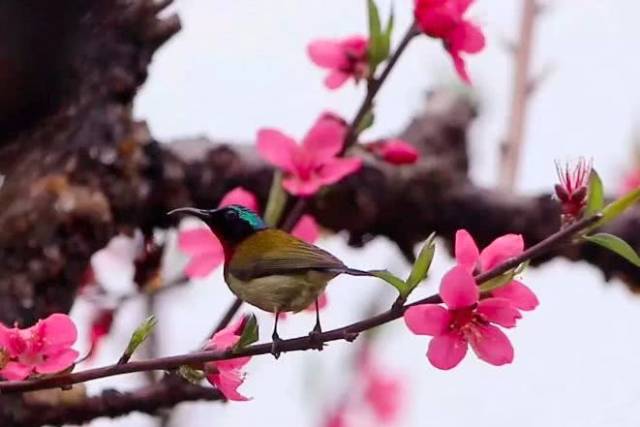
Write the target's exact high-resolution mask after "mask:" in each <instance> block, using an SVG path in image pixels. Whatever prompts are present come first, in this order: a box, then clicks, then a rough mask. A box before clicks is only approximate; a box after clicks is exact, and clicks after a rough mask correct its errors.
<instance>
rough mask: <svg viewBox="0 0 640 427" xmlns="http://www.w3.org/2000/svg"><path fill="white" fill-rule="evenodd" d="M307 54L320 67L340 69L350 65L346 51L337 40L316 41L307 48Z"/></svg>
mask: <svg viewBox="0 0 640 427" xmlns="http://www.w3.org/2000/svg"><path fill="white" fill-rule="evenodd" d="M307 53H308V54H309V58H311V61H313V63H314V64H316V65H317V66H319V67H323V68H331V69H340V68H346V67H347V66H348V65H349V61H348V59H347V57H346V55H345V52H344V49H343V47H342V45H341V43H340V41H337V40H315V41H313V42H311V43H309V46H307Z"/></svg>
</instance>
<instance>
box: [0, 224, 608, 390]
mask: <svg viewBox="0 0 640 427" xmlns="http://www.w3.org/2000/svg"><path fill="white" fill-rule="evenodd" d="M601 218H602V216H601V215H599V214H598V215H593V216H590V217H588V218H585V219H582V220H580V221H578V222H576V223H575V224H573V225H571V226H569V227H567V228H564V229H562V230H560V231H558V232H556V233H554V234H553V235H551V236H549V237H547V238H546V239H544V240H543V241H542V242H540V243H538V244H537V245H534V246H532V247H531V248H529V249H528V250H526V251H524V252H523V253H522V254H521V255H520V256H518V257H514V258H512V259H509V260H507V261H506V262H505V263H503V264H501V265H499V266H497V267H496V268H494V269H492V270H490V271H488V272H486V273H484V274H481V275H478V276H476V280H477V281H478V282H479V283H480V282H483V281H487V280H490V279H492V278H494V277H497V276H499V275H501V274H503V273H504V272H506V271H508V270H510V269H512V268H514V267H517V266H518V265H520V264H521V263H523V262H525V261H527V260H530V259H532V258H535V257H538V256H540V255H542V254H544V253H546V252H548V251H549V250H551V249H553V248H554V247H556V246H557V245H558V244H559V243H561V242H563V241H565V240H567V239H569V238H571V237H572V236H574V235H576V234H578V233H580V232H581V231H583V230H585V229H587V228H589V227H591V226H592V225H594V224H595V223H597V222H598V221H599V220H600V219H601ZM441 302H442V299H441V298H440V295H431V296H429V297H427V298H423V299H421V300H419V301H416V302H413V303H411V304H406V305H403V306H400V307H392V308H391V309H389V310H387V311H385V312H383V313H381V314H378V315H375V316H372V317H370V318H368V319H364V320H361V321H358V322H355V323H352V324H350V325H347V326H343V327H341V328H336V329H332V330H330V331H326V332H321V333H319V334H315V335H314V336H309V335H305V336H302V337H298V338H292V339H288V340H284V341H281V342H280V343H279V345H278V349H279V350H280V351H281V352H282V353H285V352H292V351H302V350H310V349H315V348H317V347H318V343H327V342H331V341H338V340H347V341H353V339H355V338H356V337H357V335H358V334H359V333H361V332H364V331H367V330H369V329H372V328H375V327H377V326H380V325H383V324H385V323H389V322H391V321H393V320H395V319H398V318H400V317H402V315H403V314H404V312H405V311H406V310H407V309H408V308H409V307H413V306H416V305H422V304H439V303H441ZM271 351H272V343H270V342H268V343H264V344H256V345H252V346H249V347H246V348H243V349H241V350H238V351H233V349H229V350H226V351H199V352H194V353H188V354H182V355H178V356H169V357H160V358H157V359H152V360H143V361H133V362H129V363H127V364H125V365H110V366H105V367H101V368H95V369H88V370H86V371H81V372H76V373H70V374H62V375H56V376H52V377H47V378H40V379H32V380H26V381H15V382H5V383H0V392H1V393H17V392H25V391H32V390H41V389H47V388H54V387H64V386H69V385H71V384H77V383H83V382H86V381H91V380H95V379H99V378H105V377H111V376H116V375H123V374H129V373H133V372H142V371H148V370H172V369H177V368H179V367H180V366H182V365H191V366H198V365H200V364H203V363H206V362H212V361H218V360H227V359H233V358H236V357H241V356H257V355H261V354H269V353H271Z"/></svg>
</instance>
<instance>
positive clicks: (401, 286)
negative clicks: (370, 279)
mask: <svg viewBox="0 0 640 427" xmlns="http://www.w3.org/2000/svg"><path fill="white" fill-rule="evenodd" d="M369 273H370V274H371V275H372V276H375V277H377V278H378V279H382V280H384V281H385V282H387V283H388V284H390V285H391V286H393V287H394V288H396V289H397V290H398V292H399V293H400V296H402V297H406V296H407V295H408V294H409V286H408V285H407V283H406V282H405V281H404V280H402V279H401V278H399V277H398V276H396V275H394V274H392V273H390V272H388V271H387V270H371V271H369Z"/></svg>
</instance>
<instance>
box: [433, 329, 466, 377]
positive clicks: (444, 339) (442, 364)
mask: <svg viewBox="0 0 640 427" xmlns="http://www.w3.org/2000/svg"><path fill="white" fill-rule="evenodd" d="M466 354H467V341H466V340H465V339H464V337H463V336H462V335H461V334H460V333H457V332H449V333H447V334H445V335H440V336H437V337H434V338H433V339H432V340H431V342H430V343H429V349H428V350H427V358H428V359H429V362H431V364H432V365H433V366H435V367H436V368H438V369H443V370H447V369H451V368H454V367H456V366H457V365H458V363H460V361H461V360H462V359H464V356H465V355H466Z"/></svg>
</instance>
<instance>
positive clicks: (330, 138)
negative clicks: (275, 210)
mask: <svg viewBox="0 0 640 427" xmlns="http://www.w3.org/2000/svg"><path fill="white" fill-rule="evenodd" d="M346 132H347V131H346V127H345V126H344V124H343V123H342V122H341V121H339V120H336V119H335V117H334V116H332V115H327V114H325V115H322V116H321V117H320V118H319V119H318V120H317V121H316V123H315V124H314V125H313V127H312V128H311V130H309V133H307V135H306V136H305V138H304V139H303V141H302V144H301V145H298V144H297V143H296V142H295V140H294V139H293V138H291V137H289V136H287V135H285V134H283V133H282V132H280V131H278V130H276V129H261V130H260V131H259V132H258V152H259V153H260V155H261V156H262V157H263V158H264V159H265V160H266V161H268V162H269V163H271V164H273V165H274V166H276V167H278V168H280V169H282V171H283V172H284V174H285V176H284V180H283V186H284V188H285V189H286V190H287V191H288V192H289V193H291V194H293V195H297V196H310V195H312V194H314V193H316V192H317V191H318V190H319V189H320V188H321V187H323V186H325V185H329V184H334V183H336V182H338V181H340V180H341V179H342V178H344V177H346V176H347V175H350V174H352V173H354V172H356V171H357V170H358V169H360V167H361V166H362V161H361V160H360V159H357V158H339V157H337V156H338V155H339V154H340V152H341V151H342V148H343V144H344V139H345V136H346Z"/></svg>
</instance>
